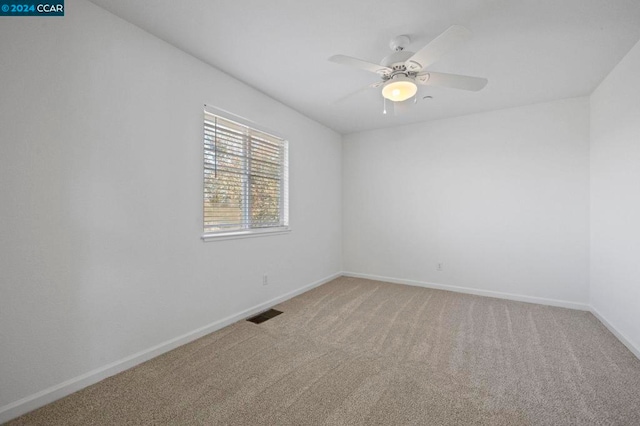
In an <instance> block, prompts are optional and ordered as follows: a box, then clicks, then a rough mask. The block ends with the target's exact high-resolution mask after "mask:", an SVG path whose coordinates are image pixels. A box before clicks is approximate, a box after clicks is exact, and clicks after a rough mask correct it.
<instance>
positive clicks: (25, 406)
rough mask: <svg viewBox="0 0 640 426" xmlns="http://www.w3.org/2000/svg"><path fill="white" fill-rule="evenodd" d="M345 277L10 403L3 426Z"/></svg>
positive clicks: (1, 413)
mask: <svg viewBox="0 0 640 426" xmlns="http://www.w3.org/2000/svg"><path fill="white" fill-rule="evenodd" d="M341 275H342V274H341V273H335V274H332V275H330V276H328V277H325V278H322V279H320V280H318V281H315V282H313V283H311V284H308V285H306V286H304V287H301V288H299V289H297V290H294V291H291V292H289V293H286V294H283V295H281V296H278V297H275V298H273V299H271V300H268V301H266V302H264V303H261V304H259V305H256V306H254V307H252V308H249V309H245V310H244V311H242V312H238V313H237V314H234V315H231V316H228V317H226V318H223V319H221V320H218V321H215V322H213V323H211V324H208V325H205V326H204V327H200V328H198V329H196V330H193V331H190V332H189V333H186V334H183V335H182V336H178V337H175V338H173V339H171V340H167V341H166V342H163V343H160V344H159V345H156V346H153V347H151V348H148V349H145V350H143V351H140V352H138V353H135V354H133V355H130V356H128V357H126V358H123V359H121V360H118V361H115V362H112V363H110V364H107V365H105V366H102V367H100V368H96V369H95V370H92V371H89V372H88V373H85V374H82V375H80V376H77V377H74V378H72V379H69V380H67V381H65V382H62V383H59V384H57V385H55V386H52V387H50V388H47V389H44V390H42V391H40V392H37V393H34V394H33V395H29V396H27V397H25V398H22V399H20V400H18V401H15V402H12V403H10V404H7V405H5V406H4V407H0V424H1V423H4V422H8V421H9V420H11V419H14V418H16V417H19V416H21V415H23V414H25V413H28V412H29V411H32V410H35V409H36V408H40V407H42V406H43V405H46V404H49V403H51V402H53V401H55V400H58V399H60V398H63V397H65V396H67V395H70V394H72V393H74V392H76V391H78V390H80V389H82V388H85V387H87V386H90V385H92V384H94V383H98V382H99V381H101V380H104V379H106V378H107V377H110V376H113V375H115V374H118V373H120V372H122V371H124V370H128V369H129V368H131V367H134V366H136V365H138V364H141V363H143V362H145V361H148V360H150V359H151V358H155V357H157V356H158V355H162V354H163V353H165V352H169V351H170V350H172V349H175V348H177V347H178V346H182V345H184V344H186V343H189V342H192V341H194V340H196V339H199V338H200V337H202V336H205V335H207V334H209V333H212V332H214V331H216V330H220V329H221V328H224V327H226V326H228V325H230V324H233V323H234V322H237V321H240V320H242V319H244V318H247V317H249V316H251V315H253V314H256V313H258V312H261V311H264V310H266V309H269V308H270V307H272V306H274V305H277V304H278V303H281V302H284V301H285V300H288V299H291V298H292V297H295V296H297V295H299V294H302V293H304V292H306V291H308V290H311V289H312V288H314V287H317V286H319V285H322V284H324V283H326V282H329V281H331V280H333V279H335V278H338V277H340V276H341Z"/></svg>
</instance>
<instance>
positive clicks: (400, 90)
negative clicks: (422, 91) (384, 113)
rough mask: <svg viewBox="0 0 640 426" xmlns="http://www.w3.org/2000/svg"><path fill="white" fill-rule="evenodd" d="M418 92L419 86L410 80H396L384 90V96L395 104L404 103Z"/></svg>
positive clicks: (388, 83)
mask: <svg viewBox="0 0 640 426" xmlns="http://www.w3.org/2000/svg"><path fill="white" fill-rule="evenodd" d="M417 92H418V86H416V84H415V83H414V82H413V81H411V80H409V79H408V78H402V77H400V78H394V79H393V80H390V81H388V82H387V83H386V84H385V85H384V87H383V88H382V96H383V97H385V98H386V99H389V100H390V101H393V102H402V101H406V100H407V99H409V98H411V97H412V96H414V95H415V94H416V93H417Z"/></svg>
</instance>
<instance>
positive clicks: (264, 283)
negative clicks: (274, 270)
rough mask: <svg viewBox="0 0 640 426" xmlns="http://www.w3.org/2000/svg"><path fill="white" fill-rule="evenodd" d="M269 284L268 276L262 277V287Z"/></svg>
mask: <svg viewBox="0 0 640 426" xmlns="http://www.w3.org/2000/svg"><path fill="white" fill-rule="evenodd" d="M268 284H269V276H268V275H267V274H264V275H263V276H262V285H268Z"/></svg>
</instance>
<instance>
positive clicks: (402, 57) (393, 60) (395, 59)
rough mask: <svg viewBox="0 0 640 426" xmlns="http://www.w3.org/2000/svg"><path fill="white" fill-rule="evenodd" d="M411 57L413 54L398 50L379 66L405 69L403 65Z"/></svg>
mask: <svg viewBox="0 0 640 426" xmlns="http://www.w3.org/2000/svg"><path fill="white" fill-rule="evenodd" d="M412 56H413V52H410V51H408V50H398V51H396V52H393V53H392V54H391V55H389V56H387V57H386V58H384V59H383V60H382V62H381V63H380V65H382V66H385V67H389V68H392V69H399V68H400V67H402V68H403V69H404V68H405V65H404V63H405V62H406V61H407V60H408V59H409V58H411V57H412Z"/></svg>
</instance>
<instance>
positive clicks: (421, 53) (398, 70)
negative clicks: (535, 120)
mask: <svg viewBox="0 0 640 426" xmlns="http://www.w3.org/2000/svg"><path fill="white" fill-rule="evenodd" d="M469 38H471V32H470V31H469V30H468V29H466V28H465V27H462V26H460V25H453V26H451V27H449V28H448V29H447V30H446V31H445V32H443V33H442V34H440V35H439V36H438V37H436V38H435V39H433V40H432V41H431V42H430V43H429V44H427V45H426V46H424V47H423V48H422V49H420V50H418V51H417V52H415V53H414V52H410V51H408V50H405V48H406V47H407V46H408V45H409V43H410V42H411V40H410V39H409V37H408V36H405V35H401V36H398V37H395V38H394V39H393V40H391V43H390V47H391V49H392V50H393V51H394V52H393V53H392V54H391V55H389V56H387V57H386V58H384V59H383V60H382V61H381V63H380V64H379V65H378V64H374V63H372V62H368V61H364V60H362V59H357V58H353V57H350V56H345V55H335V56H332V57H330V58H329V60H330V61H331V62H335V63H338V64H343V65H349V66H352V67H356V68H360V69H363V70H366V71H371V72H374V73H376V74H378V75H379V76H380V78H381V80H380V81H377V82H375V83H372V84H370V85H368V86H366V87H364V88H362V89H360V90H358V91H356V92H353V93H350V94H348V95H347V96H344V97H343V98H340V99H338V100H337V101H336V102H340V101H342V100H344V99H346V98H348V97H351V96H353V95H356V94H358V93H360V92H363V91H366V90H368V89H375V88H378V87H382V96H383V98H384V99H385V100H387V99H388V100H390V101H392V102H393V103H394V104H395V103H399V102H403V101H406V100H408V99H411V98H413V97H414V96H415V95H416V93H417V92H418V86H417V85H418V84H420V85H425V86H442V87H451V88H454V89H462V90H471V91H478V90H481V89H482V88H484V86H486V85H487V79H486V78H479V77H470V76H466V75H457V74H446V73H441V72H433V71H427V70H426V68H427V67H429V66H430V65H431V64H433V63H434V62H436V61H438V60H439V59H440V58H441V57H442V56H443V55H444V54H445V53H447V52H448V51H450V50H452V49H454V48H456V47H458V46H459V45H460V44H462V43H463V42H465V41H466V40H468V39H469ZM416 100H417V99H416V98H414V102H415V101H416ZM385 102H386V101H385ZM383 112H385V113H386V105H385V109H384V111H383Z"/></svg>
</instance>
